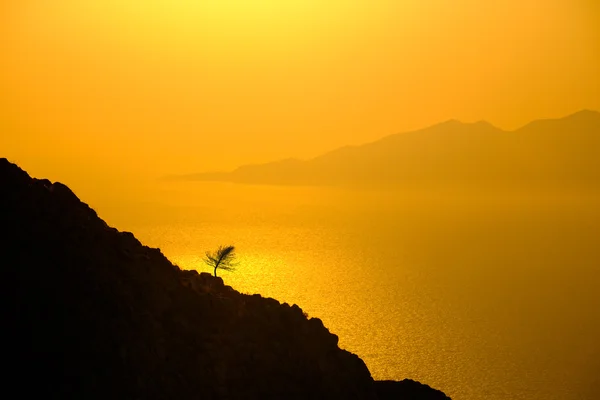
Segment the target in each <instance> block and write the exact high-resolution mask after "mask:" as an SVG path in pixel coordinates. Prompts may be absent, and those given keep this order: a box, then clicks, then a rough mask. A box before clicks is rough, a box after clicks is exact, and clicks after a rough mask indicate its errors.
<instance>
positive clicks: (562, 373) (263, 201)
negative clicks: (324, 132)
mask: <svg viewBox="0 0 600 400" xmlns="http://www.w3.org/2000/svg"><path fill="white" fill-rule="evenodd" d="M161 188H162V192H161V194H160V197H161V199H160V201H157V202H148V203H146V204H143V205H141V204H140V205H138V206H137V207H136V212H134V213H132V212H131V211H130V210H131V209H132V208H128V207H124V208H119V207H122V205H121V206H119V207H115V208H111V207H105V208H104V209H102V208H100V209H98V211H99V213H100V215H101V216H107V217H108V218H107V221H108V222H109V223H111V224H114V225H116V226H117V227H118V228H119V229H126V230H131V231H132V232H134V233H135V235H136V236H137V237H138V238H139V239H140V240H141V241H142V242H143V243H145V244H147V245H150V246H154V247H159V248H161V250H162V251H163V253H164V254H165V255H166V256H167V257H169V258H170V259H171V260H172V261H173V262H175V263H176V264H178V265H179V266H180V267H182V268H185V269H198V270H199V271H209V270H210V269H209V268H208V267H206V266H205V265H204V264H203V263H202V261H201V258H202V256H203V255H204V252H205V251H206V250H213V249H215V248H216V247H217V246H219V245H221V244H234V245H235V246H236V248H237V250H238V253H239V261H240V265H239V267H238V270H237V271H235V272H233V273H227V272H225V271H223V272H221V274H220V276H222V277H223V279H224V281H225V283H226V284H228V285H231V286H233V287H234V288H235V289H237V290H240V291H242V292H247V293H260V294H262V295H264V296H271V297H274V298H276V299H278V300H280V301H282V302H288V303H296V304H298V305H300V306H301V307H302V309H303V310H304V311H306V312H307V313H308V314H309V315H310V316H314V317H318V318H321V319H322V320H323V322H324V324H325V326H327V327H328V328H329V329H330V331H332V332H333V333H335V334H337V335H339V337H340V346H341V347H342V348H345V349H347V350H350V351H352V352H354V353H356V354H358V355H359V356H360V357H361V358H362V359H363V360H365V362H366V364H367V366H368V367H369V369H370V370H371V373H372V375H373V377H374V378H376V379H403V378H412V379H415V380H419V381H421V382H425V383H427V384H429V385H431V386H432V387H435V388H437V389H440V390H442V391H444V392H445V393H446V394H448V395H449V396H451V397H452V398H453V399H457V400H476V399H487V400H501V399H502V400H505V399H527V400H542V399H543V400H554V399H556V400H559V399H560V400H579V399H595V398H600V342H599V341H598V337H600V311H599V310H600V296H598V287H599V286H600V278H599V277H600V274H599V273H598V268H599V266H600V207H599V206H600V195H599V194H598V193H593V192H587V193H582V192H578V193H565V192H564V191H562V192H561V193H560V194H556V193H552V192H537V193H531V192H530V193H520V192H512V193H508V192H497V193H493V192H489V191H488V192H484V191H481V192H474V191H469V192H465V191H460V190H457V191H453V192H451V191H435V190H432V191H430V192H424V191H418V192H411V191H409V190H400V189H394V188H389V187H388V188H370V189H349V188H345V189H342V188H325V187H276V186H251V185H236V184H228V183H202V182H163V183H161ZM125 209H127V212H123V210H125Z"/></svg>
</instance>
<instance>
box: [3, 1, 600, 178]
mask: <svg viewBox="0 0 600 400" xmlns="http://www.w3.org/2000/svg"><path fill="white" fill-rule="evenodd" d="M599 4H600V2H598V1H596V0H504V1H490V2H486V1H481V0H327V1H323V0H304V1H300V0H286V1H281V0H181V1H177V0H2V1H1V2H0V55H1V63H0V106H1V107H0V155H1V156H5V157H8V158H10V159H11V160H13V161H15V162H18V163H19V164H21V165H22V166H23V167H24V168H26V169H28V170H29V171H30V172H31V173H32V174H34V175H38V176H47V177H50V178H51V179H60V180H62V181H66V182H67V183H70V184H72V185H75V186H77V185H81V187H85V185H86V183H85V182H90V181H92V182H95V184H100V185H102V182H104V183H106V182H121V183H122V184H123V185H125V183H126V182H131V181H133V180H134V179H138V178H145V179H151V178H152V179H153V178H154V177H156V176H161V175H164V174H168V173H189V172H199V171H204V170H207V169H208V170H214V169H231V168H233V167H235V166H238V165H240V164H246V163H252V162H265V161H271V160H276V159H281V158H287V157H299V158H307V157H312V156H315V155H318V154H320V153H322V152H324V151H328V150H331V149H334V148H336V147H339V146H342V145H346V144H360V143H364V142H368V141H372V140H375V139H378V138H380V137H383V136H386V135H388V134H392V133H396V132H400V131H404V130H408V129H415V128H421V127H424V126H427V125H430V124H433V123H436V122H439V121H442V120H446V119H450V118H456V119H459V120H463V121H475V120H480V119H485V120H488V121H490V122H492V123H494V124H496V125H498V126H500V127H504V128H515V127H517V126H519V125H521V124H524V123H526V122H528V121H529V120H532V119H536V118H543V117H560V116H564V115H566V114H570V113H572V112H575V111H577V110H580V109H582V108H589V109H595V110H600V72H599V71H600V5H599ZM88 185H90V183H88Z"/></svg>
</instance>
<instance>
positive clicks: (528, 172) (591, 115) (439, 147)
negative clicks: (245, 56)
mask: <svg viewBox="0 0 600 400" xmlns="http://www.w3.org/2000/svg"><path fill="white" fill-rule="evenodd" d="M598 160H600V113H599V112H597V111H592V110H581V111H579V112H576V113H574V114H571V115H568V116H566V117H563V118H555V119H543V120H536V121H532V122H530V123H528V124H526V125H524V126H523V127H521V128H518V129H516V130H513V131H505V130H502V129H500V128H497V127H495V126H494V125H492V124H490V123H488V122H486V121H478V122H474V123H462V122H459V121H456V120H448V121H445V122H442V123H439V124H435V125H432V126H429V127H427V128H424V129H420V130H413V131H409V132H404V133H397V134H393V135H389V136H386V137H384V138H381V139H379V140H377V141H373V142H370V143H366V144H363V145H359V146H344V147H341V148H338V149H335V150H332V151H330V152H327V153H324V154H322V155H320V156H317V157H314V158H312V159H309V160H306V161H302V160H297V159H287V160H281V161H276V162H271V163H263V164H252V165H244V166H241V167H238V168H237V169H235V170H233V171H231V172H213V173H199V174H188V175H179V176H171V177H170V180H182V181H194V180H198V181H203V180H204V181H227V182H235V183H247V184H281V185H297V184H299V185H330V184H334V185H335V184H341V185H344V184H351V185H352V184H364V183H371V184H372V183H375V184H377V183H394V184H400V185H406V184H425V185H429V184H432V185H436V184H440V185H456V186H463V185H466V186H478V185H484V186H485V185H492V186H493V185H497V186H499V187H510V186H517V187H523V186H534V187H535V186H540V187H545V186H554V187H562V186H574V187H581V186H583V187H587V186H593V187H596V186H600V173H599V172H598V171H599V170H600V161H598Z"/></svg>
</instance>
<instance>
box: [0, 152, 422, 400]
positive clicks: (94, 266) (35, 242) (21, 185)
mask: <svg viewBox="0 0 600 400" xmlns="http://www.w3.org/2000/svg"><path fill="white" fill-rule="evenodd" d="M0 190H1V193H0V233H1V234H2V238H3V240H2V241H0V262H1V268H2V271H3V272H4V274H3V279H2V283H3V288H2V291H1V293H2V296H3V299H2V300H3V301H2V309H3V317H4V318H3V324H4V325H3V326H4V328H5V329H4V332H5V333H6V335H7V337H6V338H5V343H7V344H8V345H7V348H6V350H5V353H3V356H4V357H3V360H4V365H5V367H6V368H5V371H8V373H5V376H4V380H5V382H7V384H8V387H5V389H4V390H5V391H6V392H7V393H10V392H14V393H19V397H21V398H35V397H38V396H42V397H43V398H61V399H81V398H85V399H107V398H114V399H180V400H183V399H200V398H202V399H282V398H286V399H377V393H379V392H381V390H383V389H380V387H383V386H381V385H380V384H375V385H374V382H373V379H372V378H371V375H370V373H369V371H368V369H367V367H366V366H365V364H364V362H363V361H362V360H361V359H360V358H358V357H357V356H356V355H354V354H351V353H349V352H347V351H344V350H341V349H340V348H339V347H338V346H337V343H338V339H337V336H335V335H332V334H331V333H330V332H329V331H328V330H327V328H325V327H324V326H323V323H322V321H321V320H319V319H317V318H311V319H310V320H307V318H306V315H305V314H304V313H303V312H302V310H301V309H300V307H298V306H297V305H293V306H291V307H290V306H287V307H284V306H282V305H281V304H280V303H279V302H278V301H277V300H275V299H270V298H263V297H262V296H260V295H252V296H249V295H243V294H240V293H238V292H237V291H235V290H233V289H232V288H231V287H229V286H225V285H224V283H223V280H222V279H221V278H216V277H213V276H212V275H210V274H208V273H200V274H198V273H197V272H196V271H181V270H180V269H179V268H177V267H176V266H174V265H173V264H172V263H171V262H169V260H167V259H166V258H165V257H164V256H163V255H162V253H161V252H160V251H159V250H158V249H151V248H148V247H146V246H143V245H141V244H140V243H139V241H138V240H137V239H135V237H134V236H133V234H131V233H129V232H119V231H117V230H116V229H114V228H110V227H108V226H107V224H106V223H105V222H104V221H102V220H101V219H99V218H98V217H97V215H96V213H95V212H94V211H93V210H92V209H91V208H89V207H88V206H87V205H86V204H84V203H82V202H80V201H79V199H77V197H76V196H75V194H74V193H73V192H72V191H71V190H70V189H69V188H67V187H66V186H64V185H62V184H59V183H54V184H52V183H50V182H49V181H46V180H37V179H32V178H30V177H29V175H27V173H25V172H24V171H22V170H20V169H19V168H18V167H17V166H15V165H13V164H11V163H9V162H8V161H7V160H5V159H0ZM384 392H385V391H384ZM381 393H383V392H381ZM386 393H387V392H386ZM423 393H425V392H423ZM420 398H423V399H425V398H429V397H420Z"/></svg>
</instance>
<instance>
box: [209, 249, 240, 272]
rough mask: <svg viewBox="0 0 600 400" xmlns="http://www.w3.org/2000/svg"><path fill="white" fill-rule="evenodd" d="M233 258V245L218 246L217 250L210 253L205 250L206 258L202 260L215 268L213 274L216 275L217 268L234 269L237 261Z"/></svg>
mask: <svg viewBox="0 0 600 400" xmlns="http://www.w3.org/2000/svg"><path fill="white" fill-rule="evenodd" d="M234 259H235V247H233V246H219V248H218V249H217V251H215V252H214V253H211V252H210V251H207V252H206V258H205V259H204V262H205V263H206V264H208V265H210V266H211V267H213V268H214V269H215V276H217V268H220V269H223V270H225V271H235V267H236V266H237V263H235V262H234V261H233V260H234Z"/></svg>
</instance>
